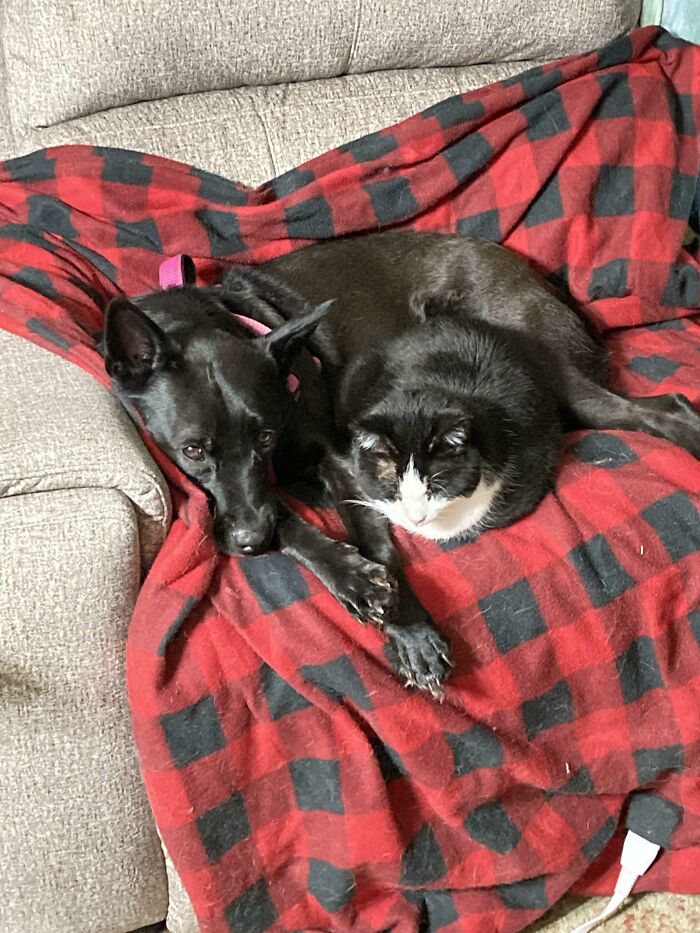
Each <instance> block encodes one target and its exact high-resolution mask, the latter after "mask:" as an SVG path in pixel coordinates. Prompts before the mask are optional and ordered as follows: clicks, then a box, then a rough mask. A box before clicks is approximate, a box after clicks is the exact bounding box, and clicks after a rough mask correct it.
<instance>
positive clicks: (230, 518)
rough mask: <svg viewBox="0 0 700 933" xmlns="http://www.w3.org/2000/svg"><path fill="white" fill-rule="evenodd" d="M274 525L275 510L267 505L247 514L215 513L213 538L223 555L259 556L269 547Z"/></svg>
mask: <svg viewBox="0 0 700 933" xmlns="http://www.w3.org/2000/svg"><path fill="white" fill-rule="evenodd" d="M275 523H276V510H275V509H274V508H272V507H270V506H267V505H265V506H262V507H261V508H259V509H257V510H256V511H255V512H254V513H248V514H241V510H236V512H224V513H222V512H217V513H216V515H215V518H214V537H215V538H216V541H217V544H218V545H219V547H220V548H221V550H222V551H223V552H224V553H225V554H234V555H235V554H245V555H246V556H250V555H252V554H261V553H262V552H263V551H266V550H267V548H268V547H269V546H270V543H271V541H272V536H273V534H274V531H275Z"/></svg>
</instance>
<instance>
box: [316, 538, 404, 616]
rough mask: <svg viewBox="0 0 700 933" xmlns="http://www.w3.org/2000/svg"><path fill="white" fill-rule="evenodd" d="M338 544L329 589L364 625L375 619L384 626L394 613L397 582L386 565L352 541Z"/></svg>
mask: <svg viewBox="0 0 700 933" xmlns="http://www.w3.org/2000/svg"><path fill="white" fill-rule="evenodd" d="M338 544H339V547H338V548H337V550H336V554H335V559H334V571H335V572H334V574H333V580H332V581H330V582H329V583H328V584H327V585H328V588H329V590H330V591H331V592H332V593H333V595H334V596H335V598H336V599H337V600H338V602H339V603H340V604H341V605H342V606H343V607H344V608H345V609H347V611H348V612H349V613H350V615H351V616H354V618H356V619H357V620H358V621H359V622H362V624H363V625H366V624H367V623H368V622H372V623H374V624H375V625H378V626H379V627H380V628H381V627H382V626H383V625H384V624H385V622H387V621H388V620H389V619H390V618H392V617H393V615H394V610H395V608H396V602H397V588H396V581H395V580H394V578H393V577H392V576H391V574H390V573H389V571H388V570H387V569H386V567H384V566H382V564H375V563H374V562H373V561H371V560H367V559H366V558H364V557H363V556H362V555H361V554H360V552H359V551H358V550H357V548H355V547H353V546H352V545H351V544H345V543H341V542H338Z"/></svg>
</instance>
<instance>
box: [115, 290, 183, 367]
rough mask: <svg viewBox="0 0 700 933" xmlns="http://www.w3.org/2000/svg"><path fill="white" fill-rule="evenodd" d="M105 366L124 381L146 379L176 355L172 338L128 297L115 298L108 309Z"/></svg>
mask: <svg viewBox="0 0 700 933" xmlns="http://www.w3.org/2000/svg"><path fill="white" fill-rule="evenodd" d="M103 349H104V356H105V367H106V369H107V372H108V373H109V375H110V376H112V377H113V378H114V379H116V380H117V381H119V382H123V383H142V382H145V381H146V380H147V379H148V378H149V377H150V376H151V375H153V373H154V372H156V371H157V370H159V369H162V368H163V367H164V366H165V365H166V363H167V362H168V361H169V360H170V359H171V358H172V356H173V349H172V347H171V345H170V341H169V340H168V338H167V337H166V335H165V334H164V333H163V331H162V330H161V329H160V327H158V325H157V324H156V323H155V322H154V321H152V320H151V319H150V318H149V317H147V315H145V314H144V313H143V311H141V310H140V309H139V308H138V307H137V306H136V305H135V304H134V303H133V302H131V301H129V300H128V298H114V299H112V301H110V303H109V305H108V306H107V310H106V312H105V330H104V337H103Z"/></svg>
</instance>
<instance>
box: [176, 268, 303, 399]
mask: <svg viewBox="0 0 700 933" xmlns="http://www.w3.org/2000/svg"><path fill="white" fill-rule="evenodd" d="M195 279H196V272H195V267H194V263H193V262H192V259H191V258H190V257H189V256H185V255H184V253H181V254H180V255H178V256H171V257H170V259H166V260H164V261H163V262H162V263H161V264H160V268H159V270H158V281H159V282H160V287H161V288H177V287H178V286H180V285H194V283H195ZM232 316H233V317H235V318H236V320H237V321H240V322H241V324H244V325H245V326H246V327H247V328H248V329H249V330H252V331H253V332H254V333H256V334H259V335H260V336H261V337H264V336H265V334H269V333H270V328H269V327H268V326H267V324H263V323H261V322H260V321H256V320H255V319H254V318H252V317H245V316H244V315H243V314H233V315H232ZM287 388H288V389H289V391H290V392H291V393H292V395H293V396H294V398H295V399H297V398H298V397H299V393H300V391H301V390H300V387H299V379H298V377H297V376H295V375H294V373H290V374H289V375H288V376H287Z"/></svg>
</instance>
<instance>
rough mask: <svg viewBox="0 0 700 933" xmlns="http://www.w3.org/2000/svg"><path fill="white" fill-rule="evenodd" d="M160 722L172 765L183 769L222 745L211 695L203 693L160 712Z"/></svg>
mask: <svg viewBox="0 0 700 933" xmlns="http://www.w3.org/2000/svg"><path fill="white" fill-rule="evenodd" d="M160 724H161V726H162V727H163V733H164V735H165V740H166V742H167V743H168V748H169V749H170V754H171V755H172V757H173V763H174V765H175V767H176V768H184V767H185V765H188V764H190V763H191V762H193V761H197V760H198V759H199V758H205V757H206V756H207V755H213V754H214V752H218V751H219V750H220V749H222V748H223V747H224V746H225V745H226V738H225V736H224V733H223V732H222V730H221V725H220V723H219V717H218V715H217V712H216V707H215V706H214V698H213V697H211V696H205V697H203V698H202V699H201V700H198V701H197V702H196V703H193V704H192V705H191V706H186V707H185V708H184V709H181V710H178V711H177V712H176V713H164V714H163V715H162V716H161V717H160Z"/></svg>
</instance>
